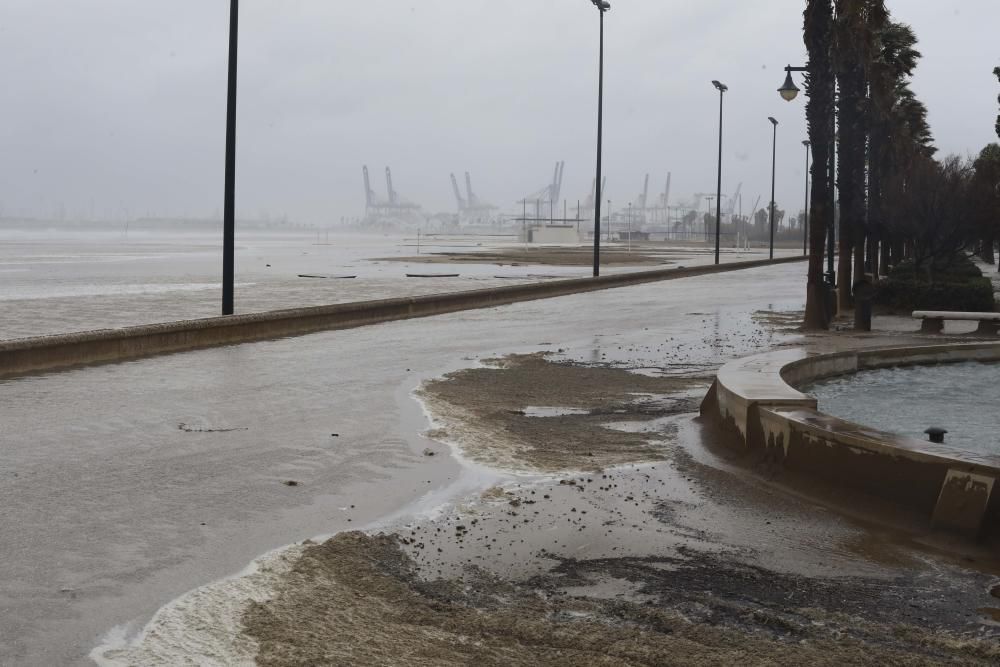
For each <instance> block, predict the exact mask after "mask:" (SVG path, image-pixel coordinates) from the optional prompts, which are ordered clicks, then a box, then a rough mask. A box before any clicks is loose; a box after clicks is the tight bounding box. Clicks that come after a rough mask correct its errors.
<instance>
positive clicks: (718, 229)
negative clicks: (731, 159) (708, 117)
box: [712, 80, 729, 264]
mask: <svg viewBox="0 0 1000 667" xmlns="http://www.w3.org/2000/svg"><path fill="white" fill-rule="evenodd" d="M712 85H713V86H715V89H716V90H718V91H719V168H718V172H717V173H718V180H717V182H716V189H715V263H716V264H718V263H719V240H720V238H721V235H722V96H723V93H725V92H726V91H727V90H729V86H727V85H726V84H724V83H719V82H718V81H715V80H713V81H712Z"/></svg>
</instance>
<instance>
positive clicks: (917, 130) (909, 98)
mask: <svg viewBox="0 0 1000 667" xmlns="http://www.w3.org/2000/svg"><path fill="white" fill-rule="evenodd" d="M880 22H881V25H875V26H874V27H875V28H876V38H877V42H876V50H875V52H874V58H873V60H872V64H871V70H870V76H869V83H870V91H871V114H872V115H871V135H870V146H869V147H870V157H869V168H870V171H869V179H870V182H869V197H870V202H869V204H870V205H869V224H870V227H871V228H872V229H873V230H874V232H875V233H876V234H877V235H878V237H879V240H880V241H881V244H882V254H881V259H880V262H879V263H880V264H881V265H882V266H883V267H887V266H888V265H889V263H890V261H891V262H893V263H895V262H898V261H899V260H900V259H902V255H903V252H904V239H899V238H891V237H890V233H889V230H888V227H887V225H886V224H885V216H886V213H887V208H888V207H887V202H885V201H884V198H883V190H884V187H885V184H886V183H887V182H888V180H889V179H890V178H892V177H893V175H894V174H896V173H897V172H898V171H900V170H905V169H906V168H907V166H908V165H911V164H913V162H914V160H915V159H916V158H917V157H918V156H923V157H930V156H932V155H933V154H934V152H935V150H936V149H935V148H934V146H933V143H932V142H933V137H932V135H931V132H930V126H929V125H928V124H927V108H926V107H925V106H924V105H923V103H922V102H920V100H918V99H917V98H916V96H915V95H914V94H913V91H912V90H911V89H910V85H909V79H910V77H911V76H912V74H913V71H914V69H915V68H916V66H917V62H918V61H919V59H920V52H919V51H917V50H916V48H915V47H916V44H917V38H916V35H914V33H913V30H912V28H910V27H909V26H908V25H905V24H902V23H896V22H893V21H891V20H889V17H888V14H886V15H885V17H884V18H881V20H880Z"/></svg>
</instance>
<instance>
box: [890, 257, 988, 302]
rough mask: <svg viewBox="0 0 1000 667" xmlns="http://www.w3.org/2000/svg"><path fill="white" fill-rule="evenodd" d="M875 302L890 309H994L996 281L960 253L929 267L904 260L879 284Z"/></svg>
mask: <svg viewBox="0 0 1000 667" xmlns="http://www.w3.org/2000/svg"><path fill="white" fill-rule="evenodd" d="M875 304H876V305H878V306H881V307H882V308H884V309H887V310H890V311H912V310H971V311H987V312H989V311H993V310H995V309H996V303H995V301H994V298H993V284H992V283H991V282H990V279H989V278H986V277H984V276H983V273H982V271H980V270H979V267H977V266H976V265H975V264H974V263H973V262H972V260H971V259H969V258H968V257H967V256H966V255H957V256H953V257H949V258H945V259H940V260H937V261H935V263H934V265H933V266H931V271H930V278H929V279H928V272H927V269H926V268H924V267H921V268H919V269H917V268H915V267H914V266H913V264H912V263H911V262H903V263H901V264H900V265H898V266H896V267H895V268H893V269H892V271H890V272H889V276H888V277H887V278H884V279H882V280H880V281H879V282H878V283H877V284H876V291H875Z"/></svg>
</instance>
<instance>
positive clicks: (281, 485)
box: [0, 264, 804, 664]
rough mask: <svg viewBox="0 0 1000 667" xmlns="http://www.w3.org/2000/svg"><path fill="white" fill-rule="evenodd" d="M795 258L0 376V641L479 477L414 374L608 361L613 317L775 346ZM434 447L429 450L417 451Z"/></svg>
mask: <svg viewBox="0 0 1000 667" xmlns="http://www.w3.org/2000/svg"><path fill="white" fill-rule="evenodd" d="M803 270H804V267H803V266H801V265H798V264H794V265H787V266H780V267H773V268H768V269H754V270H749V271H741V272H738V273H734V274H719V275H714V276H705V277H699V278H691V279H685V280H680V281H672V282H670V283H653V284H649V285H643V286H637V287H629V288H622V289H617V290H608V291H602V292H594V293H589V294H581V295H575V296H570V297H562V298H558V299H548V300H542V301H537V302H530V303H523V304H516V305H512V306H507V307H503V308H497V309H489V310H477V311H468V312H463V313H456V314H452V315H445V316H439V317H434V318H426V319H421V320H411V321H402V322H394V323H388V324H384V325H379V326H375V327H364V328H359V329H354V330H348V331H336V332H327V333H319V334H314V335H310V336H303V337H298V338H291V339H286V340H276V341H269V342H263V343H255V344H247V345H240V346H234V347H225V348H216V349H209V350H201V351H196V352H191V353H185V354H177V355H171V356H165V357H158V358H153V359H146V360H141V361H136V362H130V363H124V364H118V365H107V366H96V367H90V368H82V369H76V370H71V371H66V372H61V373H53V374H48V375H43V376H38V377H26V378H19V379H12V380H6V381H3V382H0V392H2V394H3V397H4V400H3V403H2V406H0V424H3V427H2V428H3V442H4V449H5V456H4V459H3V464H2V468H0V479H2V483H0V503H2V504H3V506H4V508H5V511H4V512H3V514H2V515H0V522H2V525H0V529H2V533H3V535H4V537H5V539H4V540H3V543H2V546H0V550H2V554H0V556H2V558H0V581H3V582H5V583H4V586H3V588H2V591H0V606H2V607H3V608H4V609H5V610H6V611H5V613H4V615H3V617H2V619H0V625H2V627H0V656H2V659H3V661H6V662H8V663H10V662H13V663H15V664H72V663H73V662H74V661H77V662H84V658H83V656H85V655H86V653H87V652H88V651H89V650H90V649H91V648H92V647H93V646H94V645H95V644H96V643H97V641H98V639H99V638H100V637H101V636H102V635H103V634H104V633H105V632H107V631H108V630H109V629H110V628H113V627H115V626H119V625H122V624H127V623H132V625H131V626H130V628H131V630H133V631H134V630H137V629H138V628H139V627H141V626H142V624H144V623H145V622H146V621H147V620H148V619H149V617H150V616H151V615H152V614H153V612H154V611H155V610H156V609H157V608H159V607H160V606H161V605H163V604H165V603H166V602H167V601H169V600H171V599H172V598H174V597H176V596H178V595H180V594H181V593H183V592H185V591H186V590H189V589H191V588H193V587H195V586H198V585H201V584H204V583H207V582H209V581H212V580H215V579H218V578H220V577H223V576H226V575H229V574H232V573H234V572H238V571H240V570H241V569H242V568H243V567H244V566H245V565H246V564H247V563H248V562H250V561H251V560H252V559H253V558H255V557H256V556H258V555H259V554H261V553H264V552H266V551H268V550H270V549H274V548H276V547H279V546H281V545H284V544H289V543H292V542H295V541H298V540H301V539H303V538H304V537H308V536H312V535H322V534H331V533H334V532H337V531H340V530H344V529H349V528H353V527H364V526H366V525H369V524H371V523H372V522H374V521H376V520H378V519H384V518H386V517H391V516H392V515H393V514H394V513H395V512H398V511H402V510H403V509H404V508H406V507H410V506H411V505H412V504H413V503H414V502H416V501H420V500H421V499H423V502H425V503H428V504H430V505H431V506H436V505H438V504H440V498H441V497H447V496H448V495H449V494H450V493H453V492H461V490H462V489H463V488H464V489H472V488H479V487H480V485H481V483H482V481H483V480H482V479H480V478H479V477H478V476H475V475H473V477H472V478H471V479H470V478H469V477H468V475H469V474H471V473H465V476H463V474H462V472H461V471H463V470H468V468H462V467H460V466H459V465H458V464H457V463H455V462H454V460H453V459H452V458H451V457H448V456H446V455H444V454H445V453H446V452H445V451H442V450H441V449H440V447H441V446H440V445H439V444H437V443H434V442H433V441H430V440H427V439H425V438H423V437H421V436H420V435H419V434H420V433H421V432H422V431H423V430H425V429H426V427H427V424H426V421H425V418H424V416H423V414H422V412H421V408H420V406H419V404H418V403H417V402H416V401H414V400H413V398H412V397H411V396H410V392H412V391H413V390H414V389H416V388H417V386H418V385H420V383H421V382H422V381H424V380H426V379H430V378H433V377H438V376H440V375H441V374H443V373H447V372H449V371H453V370H458V369H460V368H462V367H465V366H468V365H469V364H470V363H475V360H476V359H481V358H490V357H497V356H502V355H505V354H509V353H517V352H521V353H534V352H538V351H539V350H546V349H557V348H558V347H560V346H565V347H566V348H567V349H573V350H578V351H579V354H580V355H582V356H585V357H588V358H595V359H598V360H601V359H604V360H605V361H607V362H608V363H610V362H611V361H612V360H613V359H614V357H615V355H616V354H617V353H618V347H619V345H620V344H621V342H620V341H621V340H622V332H623V330H627V331H630V332H635V335H636V338H633V339H632V340H633V341H646V342H645V343H642V347H646V348H648V349H650V350H653V349H654V348H655V347H656V346H657V345H663V344H665V343H666V342H667V341H669V339H670V338H673V339H674V341H673V342H674V343H676V344H683V345H686V346H688V347H689V348H690V349H691V350H697V356H696V358H697V359H698V360H699V362H698V363H707V362H708V360H709V359H710V357H711V352H710V350H711V347H712V346H713V345H714V344H716V341H717V340H718V336H719V335H720V332H722V331H729V332H732V333H733V335H734V336H739V337H740V339H741V340H746V341H751V340H759V341H760V344H761V345H764V344H768V342H769V340H770V334H768V333H766V332H764V331H763V330H761V329H759V328H757V329H755V328H754V325H753V322H752V320H751V313H752V311H751V309H749V308H748V307H747V305H746V304H747V303H748V302H749V301H756V302H757V303H763V304H765V305H766V304H774V305H776V306H781V305H783V304H784V305H787V306H789V307H799V306H800V302H801V295H800V294H799V293H800V291H801V290H800V289H799V287H798V285H799V283H800V282H801V276H802V271H803ZM754 295H756V298H754ZM625 297H627V298H625ZM693 311H697V312H703V313H707V315H705V317H706V318H707V319H709V320H711V322H712V326H711V327H710V329H709V331H708V332H703V331H702V330H701V328H700V326H695V325H694V324H693V323H692V322H691V321H690V319H689V318H687V317H685V316H684V314H685V313H688V312H693ZM623 323H627V325H626V326H623ZM716 323H717V325H716ZM754 331H756V332H757V333H751V332H754ZM631 344H632V345H633V346H635V345H637V344H638V343H631ZM746 347H747V345H740V346H738V347H737V348H733V349H732V350H731V351H729V352H727V354H728V353H732V354H739V353H743V352H744V351H746ZM653 356H655V355H653V354H650V361H653V359H652V357H653ZM719 361H722V359H720V360H719ZM181 424H184V425H186V426H187V427H188V428H198V429H202V430H204V431H206V432H189V430H187V429H184V428H181V426H180V425H181ZM232 429H242V430H232ZM428 447H431V448H434V447H436V448H437V449H438V451H441V454H442V455H440V456H433V457H428V456H425V455H424V454H423V451H424V450H425V449H426V448H428ZM288 481H295V482H297V483H298V484H297V485H296V486H289V485H287V484H286V483H285V482H288ZM455 484H457V485H458V487H457V491H456V488H452V487H449V485H455ZM428 494H431V495H428ZM434 494H437V495H434ZM352 505H353V507H352Z"/></svg>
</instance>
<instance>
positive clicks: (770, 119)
mask: <svg viewBox="0 0 1000 667" xmlns="http://www.w3.org/2000/svg"><path fill="white" fill-rule="evenodd" d="M767 119H768V120H769V121H771V125H774V126H775V127H777V125H778V121H776V120H775V119H774V117H773V116H768V117H767Z"/></svg>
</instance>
